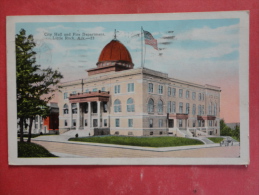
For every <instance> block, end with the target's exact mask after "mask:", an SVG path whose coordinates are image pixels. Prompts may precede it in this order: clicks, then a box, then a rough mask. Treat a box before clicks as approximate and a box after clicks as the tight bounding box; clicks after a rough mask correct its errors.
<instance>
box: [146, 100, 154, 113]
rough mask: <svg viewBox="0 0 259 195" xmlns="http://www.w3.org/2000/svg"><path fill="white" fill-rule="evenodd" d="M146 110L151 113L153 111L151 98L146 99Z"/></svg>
mask: <svg viewBox="0 0 259 195" xmlns="http://www.w3.org/2000/svg"><path fill="white" fill-rule="evenodd" d="M147 109H148V112H149V113H151V112H154V100H153V99H149V100H148V107H147Z"/></svg>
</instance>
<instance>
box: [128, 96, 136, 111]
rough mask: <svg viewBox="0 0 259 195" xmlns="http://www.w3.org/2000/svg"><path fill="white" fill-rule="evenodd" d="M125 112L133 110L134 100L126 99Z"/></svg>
mask: <svg viewBox="0 0 259 195" xmlns="http://www.w3.org/2000/svg"><path fill="white" fill-rule="evenodd" d="M127 112H135V106H134V101H133V99H132V98H129V99H128V100H127Z"/></svg>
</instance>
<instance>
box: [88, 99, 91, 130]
mask: <svg viewBox="0 0 259 195" xmlns="http://www.w3.org/2000/svg"><path fill="white" fill-rule="evenodd" d="M91 114H92V108H91V102H88V119H87V120H88V121H87V126H88V128H89V129H90V128H91V122H92V121H91V120H92V117H91Z"/></svg>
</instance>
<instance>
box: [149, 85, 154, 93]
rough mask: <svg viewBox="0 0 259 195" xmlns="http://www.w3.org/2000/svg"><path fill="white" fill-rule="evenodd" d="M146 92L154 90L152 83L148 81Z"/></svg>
mask: <svg viewBox="0 0 259 195" xmlns="http://www.w3.org/2000/svg"><path fill="white" fill-rule="evenodd" d="M148 92H149V93H153V92H154V88H153V83H148Z"/></svg>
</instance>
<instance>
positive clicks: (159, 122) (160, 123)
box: [158, 119, 163, 127]
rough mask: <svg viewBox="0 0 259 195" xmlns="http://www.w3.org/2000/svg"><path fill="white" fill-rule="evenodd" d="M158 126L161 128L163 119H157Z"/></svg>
mask: <svg viewBox="0 0 259 195" xmlns="http://www.w3.org/2000/svg"><path fill="white" fill-rule="evenodd" d="M158 126H159V127H163V119H159V121H158Z"/></svg>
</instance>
